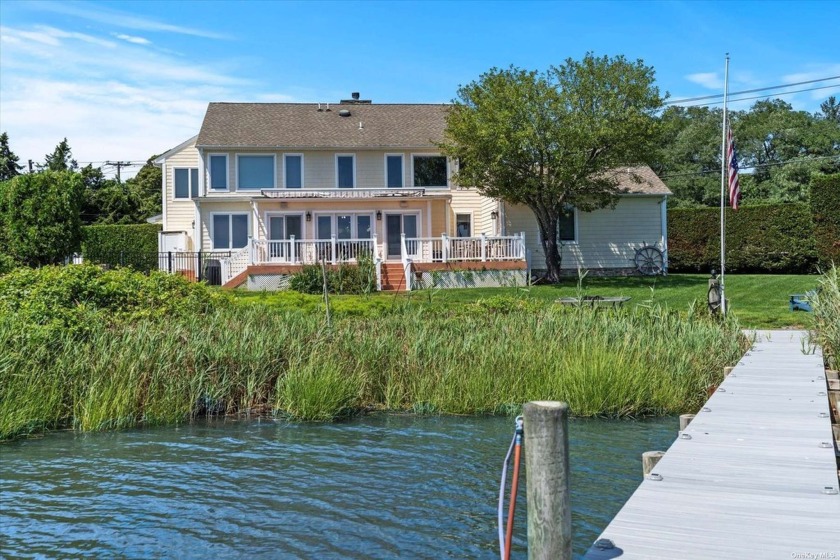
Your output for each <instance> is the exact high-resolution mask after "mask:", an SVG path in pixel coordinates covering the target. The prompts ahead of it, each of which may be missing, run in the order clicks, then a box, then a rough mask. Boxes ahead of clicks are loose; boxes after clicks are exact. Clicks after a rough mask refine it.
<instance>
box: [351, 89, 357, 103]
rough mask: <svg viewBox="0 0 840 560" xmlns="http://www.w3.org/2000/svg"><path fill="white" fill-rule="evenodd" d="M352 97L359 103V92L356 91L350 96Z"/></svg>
mask: <svg viewBox="0 0 840 560" xmlns="http://www.w3.org/2000/svg"><path fill="white" fill-rule="evenodd" d="M350 97H352V98H353V100H354V101H358V100H359V92H358V91H354V92H353V93H351V94H350Z"/></svg>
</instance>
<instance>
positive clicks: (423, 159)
mask: <svg viewBox="0 0 840 560" xmlns="http://www.w3.org/2000/svg"><path fill="white" fill-rule="evenodd" d="M412 161H413V168H414V186H415V187H445V186H447V185H448V184H449V183H448V181H447V174H446V158H445V157H444V156H414V159H413V160H412Z"/></svg>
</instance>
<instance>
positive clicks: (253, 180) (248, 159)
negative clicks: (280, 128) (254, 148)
mask: <svg viewBox="0 0 840 560" xmlns="http://www.w3.org/2000/svg"><path fill="white" fill-rule="evenodd" d="M275 169H276V167H275V163H274V155H273V154H270V155H266V154H237V155H236V188H237V189H243V190H248V189H273V188H275V187H276V185H277V182H276V181H275V177H274V172H275Z"/></svg>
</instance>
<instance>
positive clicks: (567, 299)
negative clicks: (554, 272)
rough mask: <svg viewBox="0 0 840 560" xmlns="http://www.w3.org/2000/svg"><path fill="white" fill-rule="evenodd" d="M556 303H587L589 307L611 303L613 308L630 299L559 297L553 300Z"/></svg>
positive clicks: (578, 304) (624, 297)
mask: <svg viewBox="0 0 840 560" xmlns="http://www.w3.org/2000/svg"><path fill="white" fill-rule="evenodd" d="M554 301H555V302H556V303H559V304H561V305H575V306H581V305H588V306H590V307H595V306H598V307H602V306H608V305H611V306H612V307H613V308H616V307H621V306H622V305H624V302H625V301H630V298H629V297H626V296H623V297H613V296H583V297H582V298H576V297H561V298H557V299H556V300H554Z"/></svg>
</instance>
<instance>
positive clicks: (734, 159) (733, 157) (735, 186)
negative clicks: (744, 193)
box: [727, 128, 741, 210]
mask: <svg viewBox="0 0 840 560" xmlns="http://www.w3.org/2000/svg"><path fill="white" fill-rule="evenodd" d="M727 153H728V154H729V155H728V159H729V205H730V206H732V209H733V210H737V209H738V203H739V202H740V201H741V185H740V184H739V183H738V153H737V152H736V151H735V140H733V139H732V129H731V128H730V129H729V149H728V150H727Z"/></svg>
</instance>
